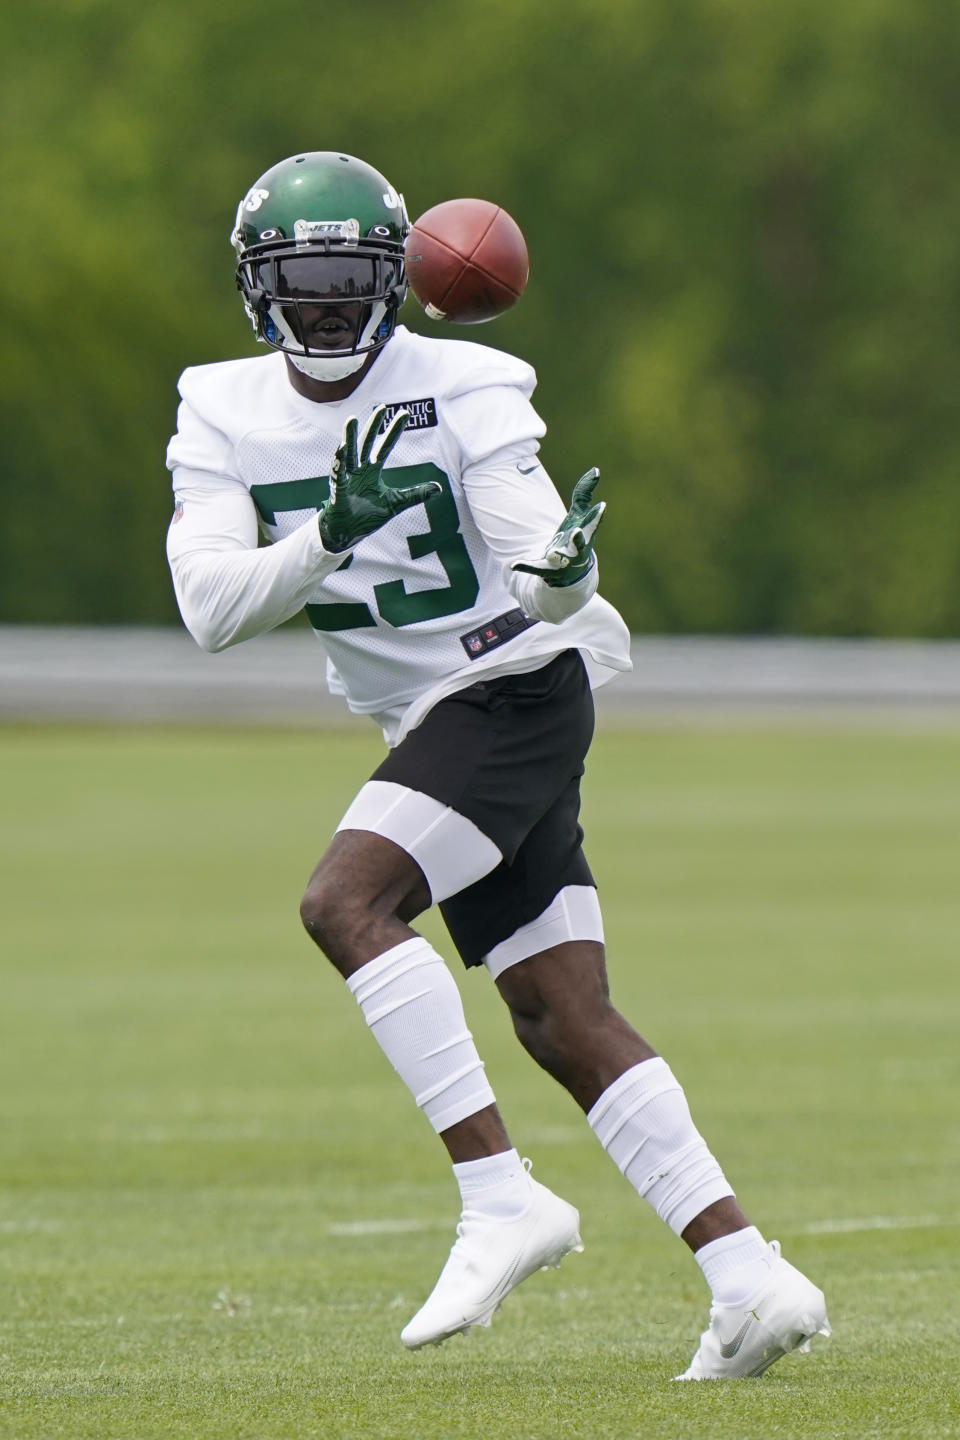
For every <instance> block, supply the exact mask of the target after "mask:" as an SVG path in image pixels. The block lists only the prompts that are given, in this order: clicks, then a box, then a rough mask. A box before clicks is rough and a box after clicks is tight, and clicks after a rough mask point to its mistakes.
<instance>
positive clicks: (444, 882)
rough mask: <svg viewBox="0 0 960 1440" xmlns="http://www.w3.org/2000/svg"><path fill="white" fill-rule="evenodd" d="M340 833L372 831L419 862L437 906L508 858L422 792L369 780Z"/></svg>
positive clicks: (462, 819)
mask: <svg viewBox="0 0 960 1440" xmlns="http://www.w3.org/2000/svg"><path fill="white" fill-rule="evenodd" d="M337 829H338V830H372V831H373V833H374V834H375V835H382V836H384V838H385V839H387V840H392V841H393V843H394V844H395V845H399V846H400V847H401V849H403V850H406V852H407V854H408V855H409V856H410V857H411V858H412V859H413V860H416V862H417V864H418V865H419V866H420V869H421V870H422V871H423V873H424V876H425V877H426V881H427V884H428V885H429V887H430V896H431V899H432V900H433V902H434V904H438V903H439V902H440V901H441V900H447V899H449V897H450V896H451V895H456V894H458V893H459V891H461V890H465V889H466V887H467V886H468V885H472V884H473V883H474V881H475V880H479V879H480V878H481V877H482V876H484V875H487V874H488V873H489V872H490V871H491V870H495V869H496V867H497V866H498V865H499V864H500V862H501V860H502V859H503V856H502V855H501V854H500V851H499V850H498V849H497V847H496V845H494V843H493V841H492V840H489V839H488V838H487V836H486V835H484V833H483V831H482V830H478V829H477V827H476V825H474V823H473V821H472V820H467V819H466V818H465V817H464V816H463V815H458V814H457V812H456V810H452V809H451V808H450V806H449V805H443V804H441V802H440V801H439V800H434V799H433V798H432V796H430V795H424V794H423V793H422V792H421V791H419V790H408V789H407V787H406V785H397V784H395V783H394V782H393V781H392V780H368V781H367V783H366V785H364V787H363V789H362V790H361V791H360V792H359V794H358V795H357V797H356V799H355V800H354V801H353V803H352V804H351V805H350V808H349V809H348V810H347V813H346V814H345V815H344V817H343V819H342V820H341V821H340V824H339V825H338V826H337Z"/></svg>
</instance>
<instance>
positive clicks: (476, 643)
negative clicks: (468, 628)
mask: <svg viewBox="0 0 960 1440" xmlns="http://www.w3.org/2000/svg"><path fill="white" fill-rule="evenodd" d="M467 646H468V648H469V649H470V651H471V653H472V654H474V655H479V654H480V651H481V650H482V649H483V641H482V640H481V639H480V636H479V635H470V636H469V637H468V639H467Z"/></svg>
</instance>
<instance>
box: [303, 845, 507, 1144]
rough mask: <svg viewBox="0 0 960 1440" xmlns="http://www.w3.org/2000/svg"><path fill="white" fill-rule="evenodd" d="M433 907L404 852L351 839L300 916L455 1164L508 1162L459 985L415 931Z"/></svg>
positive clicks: (312, 884) (320, 876) (326, 866)
mask: <svg viewBox="0 0 960 1440" xmlns="http://www.w3.org/2000/svg"><path fill="white" fill-rule="evenodd" d="M434 883H437V879H436V875H435V877H434ZM430 903H431V895H430V888H429V885H428V883H427V880H426V878H425V876H424V873H423V870H422V869H421V868H420V866H419V865H418V864H417V862H416V861H415V860H414V859H413V858H412V856H411V855H410V854H408V853H407V851H406V850H404V849H403V848H402V847H401V845H399V844H397V843H396V842H395V841H393V840H388V839H386V838H385V837H384V836H382V835H379V834H377V833H376V832H375V831H371V830H354V829H346V830H338V832H337V833H336V834H335V835H334V837H333V839H332V841H331V843H330V845H329V847H328V849H327V851H326V853H325V854H324V856H323V858H322V859H321V861H320V863H319V864H318V865H317V867H316V869H315V870H314V872H313V874H312V876H311V877H310V881H309V883H308V885H307V889H306V891H305V893H304V896H303V899H302V900H301V902H300V914H301V918H302V920H303V923H304V926H305V927H306V930H307V932H308V934H309V935H310V936H311V938H312V939H313V940H314V941H315V943H316V944H317V945H318V946H319V947H320V949H321V950H322V951H323V953H324V954H325V955H326V956H327V959H328V960H330V962H331V963H332V964H333V965H334V967H335V968H336V969H337V970H339V972H340V974H341V975H342V976H343V978H344V979H345V980H346V981H347V984H348V986H349V987H350V990H351V992H352V993H353V995H354V997H355V998H356V1000H357V1002H358V1004H359V1005H360V1007H361V1009H362V1010H363V1012H364V1015H365V1017H366V1019H367V1022H368V1024H369V1026H370V1029H371V1030H372V1032H373V1034H374V1036H375V1037H376V1039H377V1040H378V1042H379V1044H380V1046H381V1048H382V1049H383V1050H384V1052H385V1054H386V1055H387V1058H388V1059H389V1060H390V1063H391V1064H392V1065H393V1067H394V1069H395V1070H396V1071H397V1073H398V1074H399V1075H400V1076H401V1078H402V1079H403V1080H404V1081H405V1083H406V1085H407V1087H408V1089H409V1090H410V1091H411V1093H412V1094H413V1096H414V1098H415V1100H416V1103H417V1104H418V1106H420V1108H421V1109H422V1110H423V1111H424V1113H425V1114H426V1117H427V1119H428V1120H429V1121H430V1123H431V1125H432V1126H433V1128H434V1130H435V1131H436V1132H437V1133H438V1134H439V1136H440V1138H441V1140H442V1141H443V1143H444V1145H445V1146H446V1148H447V1151H448V1153H449V1155H450V1158H451V1160H453V1161H454V1162H455V1163H462V1162H465V1161H473V1160H478V1159H480V1158H481V1157H483V1156H490V1155H500V1154H503V1153H504V1152H506V1151H509V1150H510V1149H511V1143H510V1139H509V1136H508V1135H507V1132H506V1130H505V1128H504V1125H503V1121H502V1119H501V1118H500V1114H499V1111H498V1110H497V1107H496V1103H495V1100H494V1095H493V1091H492V1089H491V1087H490V1085H489V1083H488V1082H487V1080H486V1077H485V1074H484V1067H483V1063H482V1061H481V1060H480V1057H479V1055H478V1054H477V1052H476V1048H475V1046H474V1044H473V1038H472V1036H471V1034H470V1032H469V1030H468V1029H467V1025H466V1021H465V1018H464V1014H463V1007H462V1004H461V1001H460V995H459V992H458V990H457V986H456V982H455V981H454V979H453V976H452V975H451V974H450V971H449V970H448V968H447V966H446V965H445V964H444V962H443V960H442V959H441V957H440V956H439V955H438V954H437V953H436V951H435V950H434V949H433V947H432V946H431V945H429V944H428V943H427V941H426V940H424V939H423V938H422V937H421V936H420V935H418V934H417V933H416V932H415V931H414V930H412V929H411V928H410V925H409V921H410V920H412V919H414V918H415V917H416V916H417V915H419V914H420V913H421V912H422V911H423V910H425V909H427V908H428V907H429V905H430Z"/></svg>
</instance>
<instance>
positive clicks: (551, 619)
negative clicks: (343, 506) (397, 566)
mask: <svg viewBox="0 0 960 1440" xmlns="http://www.w3.org/2000/svg"><path fill="white" fill-rule="evenodd" d="M451 408H452V410H453V417H452V419H453V423H452V428H453V430H454V433H455V434H456V436H457V439H458V441H459V443H460V449H461V455H462V462H463V469H462V470H461V483H462V485H463V490H464V494H465V495H466V497H467V503H468V504H469V506H470V513H471V515H472V516H473V519H474V521H475V523H476V525H477V528H478V529H479V531H480V533H481V535H482V536H483V538H484V540H485V541H486V543H487V545H488V546H489V547H490V549H491V550H492V551H493V553H494V555H495V556H496V557H497V559H498V560H499V561H500V562H501V564H502V565H503V567H504V578H505V580H506V583H507V586H508V588H509V590H510V593H511V594H512V595H513V596H514V597H515V599H516V600H517V602H518V604H519V605H520V606H521V607H522V608H523V609H524V610H525V611H526V613H527V614H528V615H529V616H530V617H531V619H534V620H545V621H547V622H548V623H549V624H553V625H556V624H559V623H560V622H561V621H562V620H566V619H567V618H568V617H569V616H570V615H574V614H576V612H577V611H578V610H580V609H582V608H583V606H584V605H586V603H587V601H588V600H590V599H591V598H592V597H593V596H594V595H595V594H596V591H597V585H598V582H599V576H598V570H597V566H596V565H593V567H592V568H591V569H590V570H589V571H588V573H587V574H586V575H584V576H583V577H582V578H581V579H580V580H578V581H576V582H575V583H574V584H573V585H548V584H547V583H546V581H545V580H542V579H541V578H540V576H539V575H529V574H527V573H525V572H522V571H521V572H518V571H515V570H511V569H510V564H511V562H512V561H514V560H519V559H520V558H521V557H522V556H529V555H535V554H538V553H540V552H541V551H542V550H543V548H544V547H545V546H546V543H547V541H548V540H549V539H550V537H551V536H552V535H553V534H554V533H555V532H556V531H557V529H558V528H559V526H560V524H561V522H562V521H563V518H564V516H565V515H566V513H567V507H566V505H565V504H564V503H563V501H562V500H561V498H560V496H559V494H558V493H557V490H556V488H555V486H554V484H553V482H552V481H551V479H550V477H549V475H548V474H547V472H546V470H545V469H544V468H543V466H542V465H541V463H540V461H539V458H538V454H537V452H538V450H539V448H540V440H541V438H542V437H543V435H545V434H546V428H547V427H546V426H545V424H544V423H543V421H542V420H541V418H540V416H539V415H538V414H537V412H536V410H535V409H534V408H533V406H532V404H531V403H530V400H529V398H528V396H527V395H526V394H525V393H524V391H523V390H522V389H520V388H518V387H517V386H513V385H509V386H508V385H500V386H490V387H486V388H483V389H478V390H475V391H473V392H471V393H470V394H469V395H463V396H461V397H459V398H458V400H456V401H455V402H454V403H453V405H452V407H451Z"/></svg>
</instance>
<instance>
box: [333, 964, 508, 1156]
mask: <svg viewBox="0 0 960 1440" xmlns="http://www.w3.org/2000/svg"><path fill="white" fill-rule="evenodd" d="M347 986H348V988H349V989H350V992H351V994H352V995H353V997H354V999H355V1000H356V1001H357V1003H358V1004H359V1006H360V1008H361V1009H362V1011H363V1014H364V1018H365V1019H366V1022H367V1024H368V1025H369V1026H370V1029H371V1030H372V1031H373V1034H374V1036H375V1038H376V1040H377V1041H378V1043H379V1045H380V1048H381V1049H382V1050H383V1053H384V1054H385V1055H386V1057H387V1059H388V1060H389V1061H390V1064H391V1065H392V1066H393V1068H394V1070H396V1072H397V1074H398V1075H399V1076H400V1078H401V1080H403V1082H404V1084H405V1085H406V1086H407V1089H408V1090H409V1091H410V1093H411V1094H412V1095H413V1098H414V1099H415V1100H416V1102H417V1104H418V1105H419V1106H420V1109H421V1110H422V1111H423V1113H424V1114H425V1115H426V1117H427V1119H428V1120H429V1121H430V1124H431V1125H432V1126H433V1128H434V1130H436V1131H437V1133H438V1134H439V1133H440V1132H441V1131H442V1130H448V1129H449V1128H450V1126H451V1125H455V1124H456V1123H457V1121H458V1120H465V1119H466V1118H467V1116H468V1115H474V1114H476V1112H477V1111H478V1110H484V1109H486V1107H487V1106H488V1105H493V1104H494V1103H495V1098H494V1094H493V1091H492V1089H491V1088H490V1084H489V1082H488V1081H487V1078H486V1076H485V1075H484V1073H483V1061H482V1060H481V1059H480V1056H479V1055H478V1054H477V1049H476V1046H475V1045H474V1043H473V1036H472V1035H471V1034H470V1031H469V1030H468V1029H467V1022H466V1019H465V1017H464V1014H463V1004H462V1003H461V1000H460V991H459V990H458V989H457V984H456V981H455V980H454V978H453V976H452V975H451V974H450V971H449V970H448V969H447V967H446V965H445V964H444V962H443V961H442V960H441V958H440V956H439V955H438V954H437V952H436V950H434V948H433V946H432V945H429V944H428V943H427V941H426V940H423V939H421V938H420V936H419V935H418V936H415V937H414V938H413V939H412V940H405V941H404V942H403V944H401V945H395V946H394V947H393V949H392V950H387V951H385V952H384V954H383V955H378V956H377V957H376V959H374V960H369V961H368V962H367V964H366V965H362V966H361V967H360V969H359V970H356V971H354V973H353V974H352V975H351V976H350V977H349V979H348V980H347Z"/></svg>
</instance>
